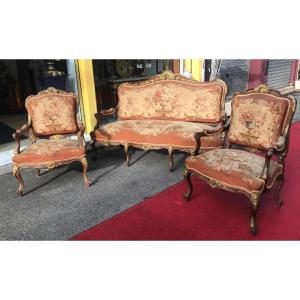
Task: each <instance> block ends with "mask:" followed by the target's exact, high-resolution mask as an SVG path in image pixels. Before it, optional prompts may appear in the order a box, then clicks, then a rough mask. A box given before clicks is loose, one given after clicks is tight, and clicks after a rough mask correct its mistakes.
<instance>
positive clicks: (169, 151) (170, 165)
mask: <svg viewBox="0 0 300 300" xmlns="http://www.w3.org/2000/svg"><path fill="white" fill-rule="evenodd" d="M168 153H169V170H170V171H171V172H172V171H173V170H174V161H173V149H172V147H169V148H168Z"/></svg>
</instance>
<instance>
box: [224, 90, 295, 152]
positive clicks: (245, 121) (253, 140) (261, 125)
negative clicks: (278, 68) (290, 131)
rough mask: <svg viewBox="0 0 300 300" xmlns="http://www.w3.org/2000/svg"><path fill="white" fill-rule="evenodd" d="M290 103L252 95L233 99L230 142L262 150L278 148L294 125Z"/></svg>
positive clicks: (238, 96)
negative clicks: (281, 138) (287, 125)
mask: <svg viewBox="0 0 300 300" xmlns="http://www.w3.org/2000/svg"><path fill="white" fill-rule="evenodd" d="M290 110H291V109H290V101H288V100H287V99H285V98H283V97H279V96H275V95H270V94H262V93H252V94H245V95H243V94H240V95H237V96H235V97H234V99H233V100H232V114H231V124H230V129H229V132H228V139H229V141H230V142H231V143H235V144H240V145H247V146H250V147H254V148H259V149H268V148H270V147H271V146H274V145H275V144H276V143H277V141H278V138H279V137H280V136H281V135H283V129H284V127H285V125H286V124H287V123H289V122H290V120H289V118H290Z"/></svg>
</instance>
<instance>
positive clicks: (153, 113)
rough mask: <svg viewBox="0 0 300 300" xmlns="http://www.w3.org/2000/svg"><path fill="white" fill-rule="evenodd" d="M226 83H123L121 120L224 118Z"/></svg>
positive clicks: (169, 81)
mask: <svg viewBox="0 0 300 300" xmlns="http://www.w3.org/2000/svg"><path fill="white" fill-rule="evenodd" d="M226 91H227V88H226V85H225V83H224V82H222V81H211V82H197V81H194V80H193V81H190V82H185V81H180V80H159V81H155V82H150V83H149V82H146V83H144V84H123V85H121V86H120V87H119V89H118V98H119V107H118V116H119V119H121V120H126V119H127V120H128V119H158V120H179V121H193V122H207V123H217V122H220V120H221V117H222V110H223V109H224V102H225V95H226Z"/></svg>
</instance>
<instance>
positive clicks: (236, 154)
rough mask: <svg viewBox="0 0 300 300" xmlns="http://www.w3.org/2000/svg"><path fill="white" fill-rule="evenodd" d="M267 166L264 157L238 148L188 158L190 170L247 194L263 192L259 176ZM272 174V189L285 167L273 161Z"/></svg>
mask: <svg viewBox="0 0 300 300" xmlns="http://www.w3.org/2000/svg"><path fill="white" fill-rule="evenodd" d="M264 164H265V158H264V157H262V156H260V155H257V154H254V153H250V152H247V151H243V150H237V149H214V150H211V151H208V152H205V153H203V154H200V155H198V156H195V157H189V158H187V159H186V167H187V168H188V169H193V170H195V171H196V173H200V174H202V175H204V176H207V177H210V178H213V179H215V180H218V181H220V182H222V183H224V184H225V185H228V186H232V187H236V188H241V189H244V190H246V191H247V192H255V191H261V190H262V189H263V187H264V181H263V180H262V179H260V178H259V177H260V175H261V173H262V170H263V167H264ZM270 171H271V172H270V173H271V176H270V178H269V180H268V182H267V183H266V185H267V187H272V185H273V184H274V181H275V179H276V178H277V177H278V176H279V175H280V174H281V172H282V166H281V165H279V164H277V163H276V162H274V161H270Z"/></svg>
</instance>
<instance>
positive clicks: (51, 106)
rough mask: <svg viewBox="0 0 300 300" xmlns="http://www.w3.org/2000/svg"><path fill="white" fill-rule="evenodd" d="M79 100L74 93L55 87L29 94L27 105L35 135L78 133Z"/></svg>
mask: <svg viewBox="0 0 300 300" xmlns="http://www.w3.org/2000/svg"><path fill="white" fill-rule="evenodd" d="M77 102H78V99H77V97H76V96H75V95H74V94H72V93H66V92H65V91H62V90H58V89H55V88H53V87H50V88H48V89H47V90H44V91H41V92H39V93H38V94H37V95H33V96H29V97H28V98H27V99H26V101H25V106H26V109H27V112H28V117H29V119H30V120H31V123H32V130H33V133H34V135H35V136H50V135H58V134H72V133H77V132H78V131H79V128H78V124H77Z"/></svg>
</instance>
